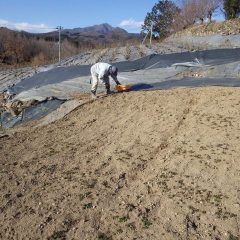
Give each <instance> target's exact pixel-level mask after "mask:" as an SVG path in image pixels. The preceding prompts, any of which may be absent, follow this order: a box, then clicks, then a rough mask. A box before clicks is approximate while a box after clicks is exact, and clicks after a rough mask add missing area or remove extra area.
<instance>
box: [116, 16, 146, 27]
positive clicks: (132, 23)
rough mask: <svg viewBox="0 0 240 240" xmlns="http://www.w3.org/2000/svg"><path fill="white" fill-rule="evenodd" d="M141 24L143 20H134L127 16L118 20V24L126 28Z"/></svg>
mask: <svg viewBox="0 0 240 240" xmlns="http://www.w3.org/2000/svg"><path fill="white" fill-rule="evenodd" d="M142 25H143V21H136V20H134V19H133V18H129V19H126V20H123V21H122V22H120V23H119V25H118V26H119V27H122V28H127V29H137V28H141V26H142Z"/></svg>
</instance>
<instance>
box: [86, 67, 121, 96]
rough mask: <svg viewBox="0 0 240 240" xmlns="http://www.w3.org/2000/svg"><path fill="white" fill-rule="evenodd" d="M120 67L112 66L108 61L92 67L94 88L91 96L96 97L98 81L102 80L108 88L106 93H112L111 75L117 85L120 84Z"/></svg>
mask: <svg viewBox="0 0 240 240" xmlns="http://www.w3.org/2000/svg"><path fill="white" fill-rule="evenodd" d="M117 74H118V69H117V67H116V66H112V65H110V64H108V63H102V62H99V63H96V64H94V65H93V66H92V67H91V76H92V88H91V96H92V98H96V92H97V87H98V82H99V81H100V82H102V83H103V84H104V85H105V88H106V94H110V93H111V91H110V81H109V76H111V77H112V79H113V80H114V81H115V82H116V84H117V85H120V82H119V81H118V79H117Z"/></svg>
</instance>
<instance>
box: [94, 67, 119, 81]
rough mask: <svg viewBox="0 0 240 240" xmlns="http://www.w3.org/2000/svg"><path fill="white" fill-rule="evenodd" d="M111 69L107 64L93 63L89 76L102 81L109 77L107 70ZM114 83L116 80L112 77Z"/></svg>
mask: <svg viewBox="0 0 240 240" xmlns="http://www.w3.org/2000/svg"><path fill="white" fill-rule="evenodd" d="M110 67H111V65H110V64H108V63H103V62H99V63H95V64H94V65H93V66H92V67H91V74H92V76H95V77H97V78H98V79H99V80H104V78H105V77H109V68H110ZM113 80H114V81H117V78H114V77H113Z"/></svg>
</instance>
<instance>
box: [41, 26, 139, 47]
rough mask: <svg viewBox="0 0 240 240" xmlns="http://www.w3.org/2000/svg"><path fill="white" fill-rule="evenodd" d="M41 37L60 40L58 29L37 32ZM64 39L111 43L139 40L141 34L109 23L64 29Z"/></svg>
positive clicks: (62, 34) (91, 42) (79, 42)
mask: <svg viewBox="0 0 240 240" xmlns="http://www.w3.org/2000/svg"><path fill="white" fill-rule="evenodd" d="M37 35H38V36H39V37H42V38H45V39H46V40H48V41H56V40H58V31H54V32H49V33H42V34H37ZM61 37H62V39H68V40H71V41H74V42H76V43H78V44H81V43H82V42H84V43H88V44H92V45H95V44H100V45H101V44H110V43H117V42H121V43H124V42H127V41H129V40H139V39H140V34H135V33H128V32H127V31H126V30H124V29H122V28H119V27H112V26H111V25H109V24H108V23H103V24H99V25H94V26H90V27H85V28H74V29H63V30H62V31H61Z"/></svg>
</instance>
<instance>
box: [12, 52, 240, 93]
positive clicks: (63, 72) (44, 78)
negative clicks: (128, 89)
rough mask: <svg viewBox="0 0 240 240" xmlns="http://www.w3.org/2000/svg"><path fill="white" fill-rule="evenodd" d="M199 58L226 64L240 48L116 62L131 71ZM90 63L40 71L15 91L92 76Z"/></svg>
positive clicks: (236, 57) (239, 55) (239, 56)
mask: <svg viewBox="0 0 240 240" xmlns="http://www.w3.org/2000/svg"><path fill="white" fill-rule="evenodd" d="M196 58H197V59H198V60H199V61H200V62H201V63H202V64H207V65H210V64H214V65H219V64H224V63H225V64H226V63H230V62H234V61H239V60H240V48H235V49H214V50H206V51H195V52H182V53H173V54H164V55H160V54H152V55H149V56H147V57H144V58H141V59H138V60H135V61H123V62H118V63H114V65H116V66H117V67H118V68H119V72H131V71H137V70H140V69H146V68H151V69H154V68H165V67H170V66H171V65H172V64H174V63H184V62H192V61H194V60H195V59H196ZM90 67H91V66H90V65H81V66H69V67H56V68H54V69H52V70H49V71H47V72H41V73H38V74H36V75H34V76H32V77H30V78H26V79H24V80H22V81H21V82H20V83H18V84H16V85H15V86H14V87H13V91H14V92H15V93H20V92H22V91H26V90H29V89H31V88H38V87H41V86H45V85H47V84H54V83H60V82H63V81H65V80H68V79H73V78H76V77H81V76H90Z"/></svg>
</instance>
